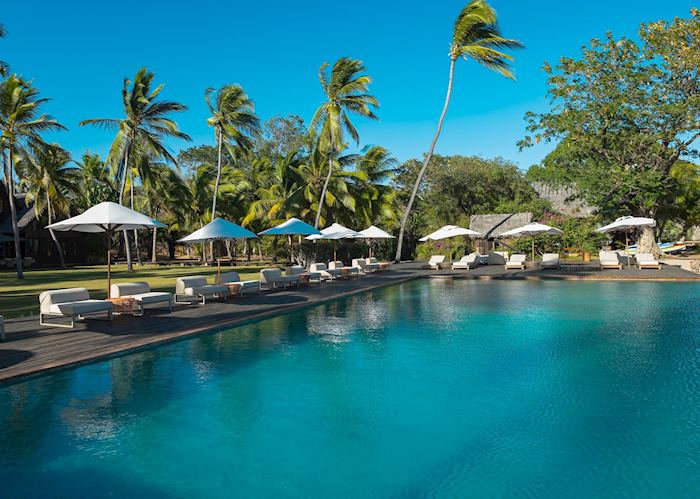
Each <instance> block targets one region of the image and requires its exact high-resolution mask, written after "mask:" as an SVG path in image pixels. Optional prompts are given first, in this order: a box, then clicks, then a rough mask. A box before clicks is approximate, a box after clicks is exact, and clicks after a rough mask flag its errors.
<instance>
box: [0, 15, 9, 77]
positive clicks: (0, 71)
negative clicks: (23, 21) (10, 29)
mask: <svg viewBox="0 0 700 499" xmlns="http://www.w3.org/2000/svg"><path fill="white" fill-rule="evenodd" d="M6 36H7V31H6V30H5V26H3V25H2V24H0V38H5V37H6ZM8 68H9V66H8V65H7V63H6V62H5V61H0V76H2V77H3V78H4V77H5V76H7V70H8Z"/></svg>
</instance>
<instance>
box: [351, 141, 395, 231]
mask: <svg viewBox="0 0 700 499" xmlns="http://www.w3.org/2000/svg"><path fill="white" fill-rule="evenodd" d="M397 166H398V162H397V161H396V159H395V158H393V157H392V156H391V153H389V150H388V149H386V148H385V147H382V146H371V147H369V148H367V149H366V150H365V151H363V154H362V155H360V156H359V157H358V159H357V163H356V165H355V170H356V171H357V172H358V173H361V174H362V175H363V177H364V180H362V181H359V182H353V186H352V189H351V192H352V193H353V195H354V196H355V198H356V205H357V207H356V212H357V214H358V215H359V216H360V217H361V218H362V221H363V222H364V224H365V225H372V224H378V223H381V222H382V221H394V220H396V218H398V217H397V214H398V211H397V210H396V193H395V191H394V189H393V188H392V187H391V186H390V185H389V182H390V181H391V180H392V179H393V178H394V175H395V174H396V168H397Z"/></svg>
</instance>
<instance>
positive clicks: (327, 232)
mask: <svg viewBox="0 0 700 499" xmlns="http://www.w3.org/2000/svg"><path fill="white" fill-rule="evenodd" d="M359 235H360V233H359V232H357V231H354V230H352V229H348V228H347V227H345V226H344V225H341V224H339V223H334V224H333V225H330V226H328V227H326V228H325V229H321V233H320V234H311V235H310V236H307V237H306V239H308V240H309V241H317V240H320V239H325V240H328V241H333V260H334V261H335V260H337V258H336V243H337V242H338V241H339V240H341V239H355V238H357V237H358V236H359Z"/></svg>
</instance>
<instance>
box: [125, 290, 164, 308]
mask: <svg viewBox="0 0 700 499" xmlns="http://www.w3.org/2000/svg"><path fill="white" fill-rule="evenodd" d="M129 296H131V298H133V299H134V300H136V301H137V302H140V303H142V304H144V305H148V304H149V303H163V302H169V301H171V300H172V299H173V295H172V293H166V292H164V291H149V292H148V293H141V294H138V295H129Z"/></svg>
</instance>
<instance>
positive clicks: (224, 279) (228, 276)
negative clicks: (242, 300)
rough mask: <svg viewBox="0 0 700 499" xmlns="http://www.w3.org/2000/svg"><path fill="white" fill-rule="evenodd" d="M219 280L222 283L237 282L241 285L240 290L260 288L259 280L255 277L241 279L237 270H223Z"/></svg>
mask: <svg viewBox="0 0 700 499" xmlns="http://www.w3.org/2000/svg"><path fill="white" fill-rule="evenodd" d="M219 282H220V283H221V284H222V285H225V284H228V283H233V282H237V283H239V284H240V285H241V291H243V290H249V289H256V288H260V281H258V280H255V279H250V280H247V281H241V276H240V275H239V274H238V272H224V273H223V274H221V276H220V277H219Z"/></svg>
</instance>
